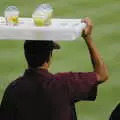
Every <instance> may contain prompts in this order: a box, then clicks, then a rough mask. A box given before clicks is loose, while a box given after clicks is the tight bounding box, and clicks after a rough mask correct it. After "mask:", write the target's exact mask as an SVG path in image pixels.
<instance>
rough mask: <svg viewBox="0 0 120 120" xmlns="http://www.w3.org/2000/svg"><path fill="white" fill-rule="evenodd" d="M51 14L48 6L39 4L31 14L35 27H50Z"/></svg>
mask: <svg viewBox="0 0 120 120" xmlns="http://www.w3.org/2000/svg"><path fill="white" fill-rule="evenodd" d="M52 13H53V9H52V7H51V6H50V5H49V4H41V5H40V6H39V7H38V8H37V9H36V10H35V12H34V13H33V14H32V18H33V20H34V23H35V24H36V25H37V26H45V25H50V24H51V19H52Z"/></svg>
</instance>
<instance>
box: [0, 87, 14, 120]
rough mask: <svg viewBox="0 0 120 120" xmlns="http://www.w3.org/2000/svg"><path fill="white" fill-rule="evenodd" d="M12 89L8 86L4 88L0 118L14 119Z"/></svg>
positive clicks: (5, 119)
mask: <svg viewBox="0 0 120 120" xmlns="http://www.w3.org/2000/svg"><path fill="white" fill-rule="evenodd" d="M12 95H13V93H12V90H11V88H10V86H9V87H8V88H7V89H6V91H5V93H4V96H3V99H2V102H1V106H0V120H15V111H16V109H15V107H14V104H13V101H12Z"/></svg>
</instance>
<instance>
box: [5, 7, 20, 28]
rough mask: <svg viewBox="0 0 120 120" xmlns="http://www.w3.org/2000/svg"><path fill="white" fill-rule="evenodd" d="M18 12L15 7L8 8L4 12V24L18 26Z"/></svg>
mask: <svg viewBox="0 0 120 120" xmlns="http://www.w3.org/2000/svg"><path fill="white" fill-rule="evenodd" d="M19 13H20V12H19V10H18V8H17V7H16V6H8V7H7V8H6V9H5V11H4V16H5V19H6V24H7V25H10V26H14V25H17V24H18V22H19V21H18V18H19Z"/></svg>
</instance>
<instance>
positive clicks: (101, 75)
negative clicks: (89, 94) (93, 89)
mask: <svg viewBox="0 0 120 120" xmlns="http://www.w3.org/2000/svg"><path fill="white" fill-rule="evenodd" d="M84 39H86V43H87V46H88V49H89V53H90V56H91V61H92V64H93V68H94V72H96V74H97V78H98V81H99V82H104V81H105V80H107V79H108V71H107V67H106V65H105V64H104V61H103V60H102V57H101V55H100V54H99V52H98V50H97V49H96V47H95V45H94V43H93V42H92V38H91V36H87V37H86V38H84Z"/></svg>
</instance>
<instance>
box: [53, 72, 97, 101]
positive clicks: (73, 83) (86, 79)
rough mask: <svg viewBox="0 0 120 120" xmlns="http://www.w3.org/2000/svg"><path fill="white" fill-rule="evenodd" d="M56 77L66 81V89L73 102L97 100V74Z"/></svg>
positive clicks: (79, 73)
mask: <svg viewBox="0 0 120 120" xmlns="http://www.w3.org/2000/svg"><path fill="white" fill-rule="evenodd" d="M55 77H56V79H59V80H60V81H62V82H63V81H64V86H65V89H66V91H67V94H68V96H69V97H70V98H71V99H72V101H74V102H77V101H80V100H95V99H96V95H97V85H98V82H97V76H96V73H95V72H85V73H82V72H76V73H75V72H67V73H57V74H55Z"/></svg>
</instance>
